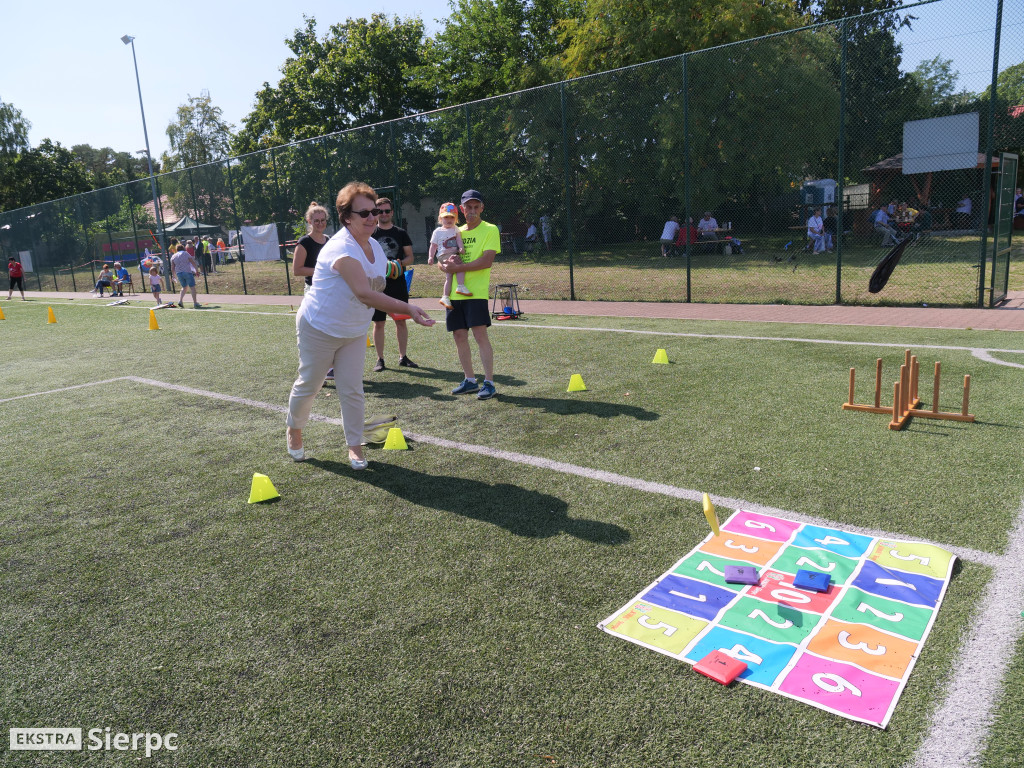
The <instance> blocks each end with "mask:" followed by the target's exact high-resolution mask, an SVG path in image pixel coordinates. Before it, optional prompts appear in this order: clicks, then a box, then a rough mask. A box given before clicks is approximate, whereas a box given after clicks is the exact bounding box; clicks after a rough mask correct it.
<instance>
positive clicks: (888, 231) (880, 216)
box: [872, 203, 897, 247]
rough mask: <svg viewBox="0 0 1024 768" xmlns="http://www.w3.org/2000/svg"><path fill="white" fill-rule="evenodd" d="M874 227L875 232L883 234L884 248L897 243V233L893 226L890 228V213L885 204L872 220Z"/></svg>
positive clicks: (881, 205) (880, 206) (879, 208)
mask: <svg viewBox="0 0 1024 768" xmlns="http://www.w3.org/2000/svg"><path fill="white" fill-rule="evenodd" d="M872 225H873V226H874V228H875V232H881V233H882V246H883V247H885V246H890V245H894V244H895V243H896V237H897V232H896V230H895V229H893V228H892V227H891V226H889V213H888V211H887V210H886V206H885V203H882V204H880V205H879V206H878V210H877V211H875V216H874V218H873V219H872Z"/></svg>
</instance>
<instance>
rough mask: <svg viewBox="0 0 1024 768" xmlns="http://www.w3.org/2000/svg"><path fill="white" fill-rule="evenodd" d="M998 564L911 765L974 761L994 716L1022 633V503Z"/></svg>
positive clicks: (923, 767) (940, 766)
mask: <svg viewBox="0 0 1024 768" xmlns="http://www.w3.org/2000/svg"><path fill="white" fill-rule="evenodd" d="M1001 559H1002V561H1003V562H1002V564H1001V567H999V568H998V569H997V572H996V573H994V574H993V576H992V578H991V579H990V580H989V583H988V586H987V587H986V589H985V593H984V595H983V597H982V599H981V603H980V608H979V609H978V610H977V612H976V613H977V619H976V622H975V623H974V625H973V626H971V627H969V629H968V631H967V632H966V633H965V635H966V636H965V637H964V639H963V642H962V644H961V646H960V649H959V651H958V654H957V662H956V664H955V665H954V667H953V676H952V677H951V678H950V679H949V681H948V682H947V684H946V697H945V700H944V701H943V702H942V704H941V705H940V706H939V707H938V709H936V710H935V712H933V713H932V718H931V725H930V726H929V729H928V734H927V736H925V739H924V742H923V743H922V744H921V746H920V747H919V748H918V750H917V753H916V754H915V756H914V761H913V763H912V765H913V766H914V768H949V766H975V765H977V764H978V761H979V759H980V757H981V753H982V751H983V750H984V748H985V736H986V734H987V733H988V730H989V728H990V727H991V725H992V721H993V719H994V717H995V711H994V710H995V705H996V702H997V701H998V700H999V696H1000V694H1001V693H1002V690H1003V685H1004V679H1005V676H1006V670H1007V668H1008V667H1009V666H1010V661H1011V660H1012V659H1013V654H1014V650H1015V648H1016V644H1017V640H1018V638H1020V636H1021V631H1022V624H1024V620H1022V619H1021V616H1020V612H1021V609H1024V569H1021V567H1020V563H1021V562H1022V559H1024V508H1022V509H1021V511H1020V513H1019V514H1018V515H1017V522H1016V525H1014V527H1013V530H1012V532H1011V533H1010V545H1009V547H1008V548H1007V551H1006V554H1004V555H1003V557H1002V558H1001Z"/></svg>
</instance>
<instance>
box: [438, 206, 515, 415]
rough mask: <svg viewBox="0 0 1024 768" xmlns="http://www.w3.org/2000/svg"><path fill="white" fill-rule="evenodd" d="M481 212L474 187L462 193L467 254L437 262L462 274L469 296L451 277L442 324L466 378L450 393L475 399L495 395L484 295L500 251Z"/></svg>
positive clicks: (443, 268)
mask: <svg viewBox="0 0 1024 768" xmlns="http://www.w3.org/2000/svg"><path fill="white" fill-rule="evenodd" d="M483 212H484V199H483V196H482V195H481V194H480V193H479V192H477V191H476V190H475V189H467V190H466V191H465V192H463V193H462V215H463V216H465V217H466V223H465V224H464V225H463V226H461V227H459V229H460V231H461V232H462V242H463V244H464V245H465V247H466V253H465V255H464V256H463V257H462V262H461V263H438V269H440V270H441V271H442V272H445V273H449V274H456V273H458V272H464V273H465V281H466V288H467V289H468V290H469V291H470V295H469V296H464V295H462V294H460V293H456V292H455V291H454V287H455V285H456V281H455V280H452V287H453V291H452V293H451V296H450V297H449V298H450V299H451V302H452V308H451V309H449V310H448V313H447V316H446V318H445V324H446V326H447V328H448V330H449V331H451V332H452V336H453V337H454V339H455V349H456V350H457V351H458V353H459V363H460V364H461V365H462V371H463V373H464V374H465V375H466V378H465V380H464V381H463V382H462V383H461V384H459V386H457V387H456V388H455V389H453V390H452V394H453V395H464V394H470V393H473V392H477V393H478V394H477V396H476V399H477V400H490V399H491V398H492V397H494V394H495V392H494V351H493V349H492V348H491V340H490V339H489V338H488V336H487V329H488V328H489V327H490V325H491V313H490V312H489V311H488V310H487V297H488V296H489V295H490V289H491V285H490V284H491V265H492V264H493V263H494V257H495V256H497V255H498V254H499V253H501V233H500V232H499V231H498V228H497V227H496V226H495V225H494V224H488V223H487V222H486V221H484V220H483V219H482V218H480V217H481V215H482V214H483ZM470 331H472V332H473V338H474V339H476V345H477V348H478V349H479V350H480V362H481V363H482V364H483V367H484V383H483V384H482V385H478V384H477V382H476V377H475V376H474V375H473V351H472V350H471V349H470V346H469V332H470Z"/></svg>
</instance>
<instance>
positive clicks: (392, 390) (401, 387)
mask: <svg viewBox="0 0 1024 768" xmlns="http://www.w3.org/2000/svg"><path fill="white" fill-rule="evenodd" d="M395 370H399V371H401V373H402V375H403V376H404V377H408V378H406V379H404V380H402V381H394V380H380V379H374V378H372V377H373V376H379V375H380V374H367V375H366V378H364V379H363V390H364V391H365V392H367V393H370V394H374V395H380V396H381V397H392V398H410V397H426V398H429V399H431V400H453V399H455V398H456V397H459V395H453V394H452V393H451V391H452V389H453V388H454V387H455V386H456V385H457V384H459V382H461V381H462V378H463V377H462V372H461V371H443V370H441V369H439V368H426V367H424V366H422V365H421V366H420V367H419V368H400V369H395ZM477 381H480V377H479V376H478V377H477ZM494 383H495V384H497V385H498V386H499V387H501V386H505V387H520V386H522V385H523V384H525V383H526V382H525V381H523V380H522V379H517V378H516V377H515V376H502V375H497V376H495V377H494ZM461 397H465V395H461ZM474 397H475V395H474Z"/></svg>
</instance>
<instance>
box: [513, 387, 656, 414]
mask: <svg viewBox="0 0 1024 768" xmlns="http://www.w3.org/2000/svg"><path fill="white" fill-rule="evenodd" d="M498 400H499V401H501V402H503V403H509V404H511V405H515V406H518V407H519V408H536V409H538V410H542V411H544V412H545V413H554V414H559V415H567V416H575V415H578V414H587V415H589V416H597V417H598V418H600V419H610V418H613V417H615V416H632V417H633V418H634V419H636V420H637V421H655V420H657V419H660V418H661V414H660V413H655V412H654V411H648V410H647V409H646V408H641V407H639V406H636V405H624V404H622V403H607V402H602V401H600V400H584V399H582V398H578V399H577V398H567V397H560V398H554V397H521V396H519V395H507V394H505V393H504V392H502V391H501V390H498Z"/></svg>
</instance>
